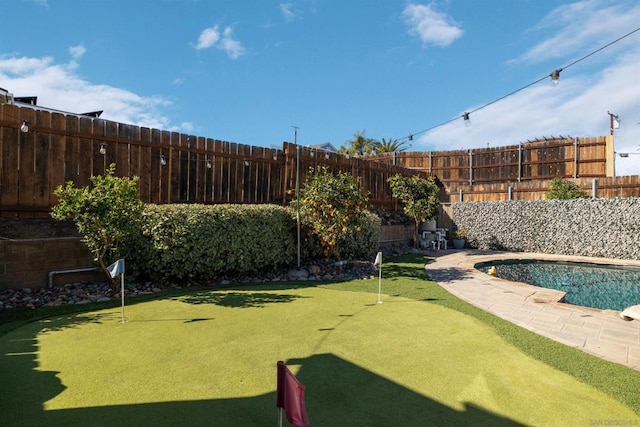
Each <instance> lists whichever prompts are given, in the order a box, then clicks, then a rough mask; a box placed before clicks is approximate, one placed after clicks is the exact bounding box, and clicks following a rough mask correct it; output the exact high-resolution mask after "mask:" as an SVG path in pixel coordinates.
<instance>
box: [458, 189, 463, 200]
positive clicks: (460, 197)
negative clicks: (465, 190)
mask: <svg viewBox="0 0 640 427" xmlns="http://www.w3.org/2000/svg"><path fill="white" fill-rule="evenodd" d="M458 199H459V201H460V202H462V188H461V189H460V194H459V195H458Z"/></svg>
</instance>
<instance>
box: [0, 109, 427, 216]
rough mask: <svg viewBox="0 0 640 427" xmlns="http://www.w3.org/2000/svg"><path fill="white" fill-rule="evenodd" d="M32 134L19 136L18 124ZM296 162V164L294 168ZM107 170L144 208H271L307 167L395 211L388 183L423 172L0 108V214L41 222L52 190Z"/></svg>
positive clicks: (307, 150) (84, 181) (51, 200)
mask: <svg viewBox="0 0 640 427" xmlns="http://www.w3.org/2000/svg"><path fill="white" fill-rule="evenodd" d="M25 121H26V122H28V123H29V131H28V132H21V130H20V126H21V125H22V123H23V122H25ZM298 156H299V161H298ZM111 163H115V165H116V175H118V176H129V177H133V176H138V177H139V178H140V180H139V190H140V198H141V199H142V200H143V201H144V202H146V203H156V204H164V203H277V204H285V203H288V202H289V201H290V200H292V198H293V196H294V190H295V182H296V177H297V173H296V170H297V167H298V164H299V174H300V176H299V179H300V183H301V185H302V183H304V180H305V179H306V177H307V174H308V171H309V168H310V167H314V168H315V167H318V166H327V167H328V168H329V169H330V170H331V171H333V172H337V171H348V172H350V173H352V174H353V175H354V176H356V177H359V178H360V180H361V185H362V186H363V188H364V189H365V190H366V191H368V192H369V193H370V202H371V204H372V206H373V207H374V208H386V209H395V208H396V201H395V199H393V198H392V197H391V190H390V188H389V185H388V184H387V182H386V180H387V178H388V177H389V176H392V175H395V174H396V173H400V174H403V175H414V174H422V172H420V171H412V170H408V169H406V168H404V167H401V166H395V165H391V164H388V163H385V162H371V161H365V160H363V159H361V158H354V157H351V158H349V157H347V156H343V155H340V154H337V153H330V152H324V151H318V150H314V149H310V148H307V147H301V148H300V152H299V153H298V152H297V150H296V146H295V145H293V144H289V143H284V144H283V149H273V148H264V147H254V146H249V145H243V144H236V143H232V142H227V141H220V140H215V139H211V138H204V137H199V136H193V135H186V134H182V133H178V132H170V131H163V130H158V129H150V128H146V127H139V126H135V125H127V124H122V123H116V122H111V121H107V120H103V119H99V118H93V117H88V116H78V115H73V114H62V113H60V112H55V111H48V110H40V109H34V108H27V107H23V108H20V107H17V106H15V105H10V104H0V215H2V216H22V217H30V216H46V215H48V212H49V211H50V209H51V207H52V206H53V205H54V204H55V203H56V197H55V196H54V195H53V190H54V189H55V188H56V187H57V186H58V185H61V184H63V183H64V182H67V181H73V182H74V183H75V185H76V186H86V185H88V184H89V182H90V181H89V179H90V177H91V176H95V175H102V174H104V172H105V170H106V169H107V168H108V167H109V165H110V164H111Z"/></svg>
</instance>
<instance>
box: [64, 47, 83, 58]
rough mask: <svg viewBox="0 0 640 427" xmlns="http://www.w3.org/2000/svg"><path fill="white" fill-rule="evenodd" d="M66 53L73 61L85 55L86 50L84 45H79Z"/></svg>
mask: <svg viewBox="0 0 640 427" xmlns="http://www.w3.org/2000/svg"><path fill="white" fill-rule="evenodd" d="M68 51H69V55H71V57H72V58H73V59H80V58H82V56H84V54H85V53H87V48H85V47H84V45H81V44H79V45H77V46H71V47H70V48H69V49H68Z"/></svg>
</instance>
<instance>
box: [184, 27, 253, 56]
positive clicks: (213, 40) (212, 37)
mask: <svg viewBox="0 0 640 427" xmlns="http://www.w3.org/2000/svg"><path fill="white" fill-rule="evenodd" d="M210 47H217V48H218V49H221V50H223V51H224V52H226V54H227V55H228V56H229V57H230V58H232V59H237V58H239V57H240V56H242V55H244V53H245V49H244V47H243V46H242V43H240V42H239V41H238V40H235V39H234V38H233V29H232V28H231V27H225V29H224V30H223V31H222V34H220V30H219V29H218V26H217V25H216V26H214V27H210V28H205V29H204V30H203V31H202V32H201V33H200V36H199V37H198V43H197V44H196V45H195V48H196V49H197V50H202V49H208V48H210Z"/></svg>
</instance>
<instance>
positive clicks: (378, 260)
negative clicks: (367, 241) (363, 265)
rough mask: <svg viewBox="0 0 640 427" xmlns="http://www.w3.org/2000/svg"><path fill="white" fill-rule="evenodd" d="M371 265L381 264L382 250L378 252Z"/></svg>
mask: <svg viewBox="0 0 640 427" xmlns="http://www.w3.org/2000/svg"><path fill="white" fill-rule="evenodd" d="M373 265H375V266H378V267H379V266H381V265H382V252H378V255H376V260H375V261H373Z"/></svg>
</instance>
